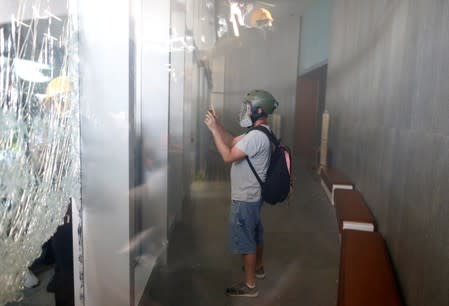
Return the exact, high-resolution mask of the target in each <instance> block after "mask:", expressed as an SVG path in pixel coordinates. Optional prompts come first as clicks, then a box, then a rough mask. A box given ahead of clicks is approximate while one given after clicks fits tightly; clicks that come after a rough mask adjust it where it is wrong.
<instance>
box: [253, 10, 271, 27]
mask: <svg viewBox="0 0 449 306" xmlns="http://www.w3.org/2000/svg"><path fill="white" fill-rule="evenodd" d="M250 22H251V26H252V27H256V28H259V27H263V26H271V23H272V22H273V17H272V16H271V13H270V11H269V10H267V9H265V8H258V9H256V10H254V11H253V12H252V13H251V17H250Z"/></svg>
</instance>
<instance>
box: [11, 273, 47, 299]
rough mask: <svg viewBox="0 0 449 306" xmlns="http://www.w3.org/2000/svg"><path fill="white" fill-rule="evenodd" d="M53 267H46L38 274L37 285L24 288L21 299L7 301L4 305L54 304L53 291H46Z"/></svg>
mask: <svg viewBox="0 0 449 306" xmlns="http://www.w3.org/2000/svg"><path fill="white" fill-rule="evenodd" d="M53 273H54V272H53V269H48V270H46V271H43V272H42V273H40V274H38V275H37V277H38V278H39V282H40V283H39V286H37V287H35V288H30V289H24V291H23V299H22V300H20V301H19V302H12V303H7V304H6V306H54V305H55V298H54V294H53V293H49V292H47V290H46V288H47V284H48V282H49V281H50V279H51V278H52V276H53Z"/></svg>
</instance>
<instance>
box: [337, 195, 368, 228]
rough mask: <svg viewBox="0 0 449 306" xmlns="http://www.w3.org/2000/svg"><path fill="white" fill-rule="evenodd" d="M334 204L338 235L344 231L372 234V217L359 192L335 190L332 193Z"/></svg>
mask: <svg viewBox="0 0 449 306" xmlns="http://www.w3.org/2000/svg"><path fill="white" fill-rule="evenodd" d="M334 202H335V211H336V215H337V221H338V228H339V230H340V233H341V232H342V231H343V230H344V229H353V230H360V231H368V232H374V230H375V221H374V217H373V215H372V214H371V212H370V210H369V209H368V207H367V206H366V203H365V201H364V200H363V198H362V195H361V194H360V192H358V191H356V190H345V189H337V190H335V192H334Z"/></svg>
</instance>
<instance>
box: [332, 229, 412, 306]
mask: <svg viewBox="0 0 449 306" xmlns="http://www.w3.org/2000/svg"><path fill="white" fill-rule="evenodd" d="M402 305H403V303H402V300H401V296H400V294H399V290H398V286H397V283H396V280H395V277H394V273H393V270H392V266H391V263H390V259H389V256H388V252H387V248H386V245H385V242H384V240H383V238H382V235H381V234H380V233H378V232H363V231H353V230H344V231H343V233H342V242H341V253H340V274H339V284H338V300H337V306H402Z"/></svg>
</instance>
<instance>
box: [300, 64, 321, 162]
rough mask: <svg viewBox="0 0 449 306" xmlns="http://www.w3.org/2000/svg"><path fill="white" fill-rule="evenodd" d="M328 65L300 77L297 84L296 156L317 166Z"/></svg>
mask: <svg viewBox="0 0 449 306" xmlns="http://www.w3.org/2000/svg"><path fill="white" fill-rule="evenodd" d="M326 77H327V65H323V66H321V67H318V68H316V69H314V70H312V71H310V72H308V73H306V74H303V75H301V76H299V77H298V80H297V84H296V113H295V135H296V136H295V137H296V139H295V145H294V150H295V153H296V155H298V156H299V157H300V158H301V159H303V160H305V161H306V162H307V163H308V164H310V165H312V166H316V164H317V160H318V154H319V153H318V150H319V146H320V138H321V121H322V118H321V117H322V114H323V112H324V109H325V98H326Z"/></svg>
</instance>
